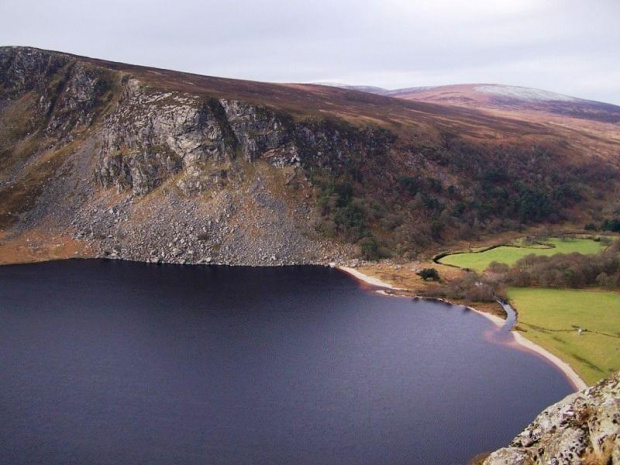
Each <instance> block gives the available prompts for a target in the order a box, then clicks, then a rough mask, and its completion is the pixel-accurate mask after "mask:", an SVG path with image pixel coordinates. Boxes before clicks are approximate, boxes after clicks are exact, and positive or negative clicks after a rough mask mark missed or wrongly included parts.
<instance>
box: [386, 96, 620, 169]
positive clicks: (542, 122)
mask: <svg viewBox="0 0 620 465" xmlns="http://www.w3.org/2000/svg"><path fill="white" fill-rule="evenodd" d="M384 94H385V95H389V96H392V97H396V98H399V99H403V100H407V101H411V102H418V103H422V102H424V103H434V104H438V105H443V106H446V107H449V108H467V109H475V110H479V111H482V112H484V113H486V114H488V115H492V116H494V117H497V118H502V119H504V118H506V119H513V120H517V121H521V122H529V123H533V124H536V125H538V126H539V128H547V129H548V130H549V131H550V132H552V133H554V134H557V135H558V136H560V137H562V138H563V139H564V140H566V141H567V142H568V144H570V145H571V146H573V149H574V152H579V153H586V152H589V151H593V150H594V151H596V153H597V155H599V156H602V157H605V158H607V159H608V160H610V161H612V162H614V163H617V162H618V152H619V147H620V106H616V105H611V104H607V103H602V102H595V101H591V100H584V99H578V98H573V97H568V96H565V95H560V94H555V93H552V92H546V91H540V90H538V89H529V88H524V87H516V86H502V85H495V84H460V85H451V86H439V87H420V88H411V89H400V90H394V91H384Z"/></svg>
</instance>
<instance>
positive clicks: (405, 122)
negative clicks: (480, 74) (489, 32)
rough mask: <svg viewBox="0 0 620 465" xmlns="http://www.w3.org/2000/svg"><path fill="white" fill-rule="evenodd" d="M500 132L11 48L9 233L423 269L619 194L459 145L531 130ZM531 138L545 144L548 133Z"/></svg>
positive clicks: (223, 256)
mask: <svg viewBox="0 0 620 465" xmlns="http://www.w3.org/2000/svg"><path fill="white" fill-rule="evenodd" d="M495 123H496V121H495V119H493V118H489V117H488V116H484V117H483V116H481V115H476V114H474V113H472V112H466V113H460V112H459V111H457V110H449V111H448V110H446V109H445V108H442V107H434V106H429V105H417V104H412V103H407V102H404V101H402V100H396V99H391V98H385V97H376V96H370V95H368V94H361V93H358V92H353V91H344V90H340V89H331V88H330V89H328V88H321V87H319V86H311V85H284V84H282V85H280V84H267V83H256V82H249V81H235V80H228V79H220V78H212V77H207V76H197V75H191V74H184V73H178V72H174V71H167V70H158V69H152V68H144V67H138V66H133V65H126V64H121V63H112V62H104V61H101V60H96V59H91V58H86V57H76V56H72V55H68V54H64V53H58V52H49V51H44V50H37V49H32V48H22V47H0V160H2V163H1V164H0V196H1V198H2V202H0V229H1V230H2V231H0V232H7V231H8V233H9V234H13V235H15V234H19V233H21V232H23V231H25V230H33V229H36V228H38V229H43V230H46V229H48V228H55V229H56V230H58V231H59V233H60V232H62V233H64V234H65V235H66V234H71V235H73V237H74V238H79V239H80V240H81V241H87V242H88V244H87V245H88V246H89V250H92V251H94V252H93V254H94V255H95V256H115V257H119V258H127V259H132V260H149V261H150V260H157V261H164V262H175V263H182V262H188V263H196V262H199V261H201V260H207V259H209V258H211V261H212V262H217V263H230V264H246V265H254V264H271V263H316V262H317V261H322V260H330V261H333V260H334V259H336V258H337V257H339V256H345V257H349V258H352V257H353V256H359V255H360V254H361V253H363V254H364V256H365V257H366V258H377V257H379V256H382V255H398V256H403V257H415V256H416V255H417V254H419V253H421V250H424V249H425V248H427V247H428V246H429V245H431V244H433V243H437V242H443V241H445V240H448V239H449V238H453V237H457V236H458V237H460V238H462V239H468V238H471V237H472V236H473V235H475V234H478V233H479V232H480V230H481V229H482V230H484V228H488V229H489V230H493V231H498V230H502V229H506V228H516V227H520V226H521V224H522V223H523V222H524V221H525V222H527V221H543V220H545V219H546V217H545V214H547V213H549V214H550V215H551V214H553V215H556V217H554V220H558V221H559V220H561V219H562V218H564V217H569V216H570V211H567V210H566V209H567V208H571V207H572V206H573V205H575V203H576V202H577V201H578V200H579V199H585V200H587V198H589V197H593V196H594V194H593V193H595V192H596V193H597V194H596V195H597V196H598V195H599V190H600V189H599V186H606V187H605V189H606V191H607V192H612V191H613V189H615V187H614V186H616V184H617V179H618V177H617V175H616V174H615V173H616V170H615V168H614V169H612V168H611V167H610V166H609V164H608V163H607V162H602V161H600V160H598V159H596V160H595V159H594V158H592V159H591V160H590V161H588V163H586V164H585V165H584V163H585V162H584V163H582V162H581V161H579V162H576V160H581V159H582V158H583V157H581V154H579V156H575V157H572V158H571V157H562V156H560V155H558V154H556V153H552V152H550V151H548V150H547V149H546V148H536V149H534V148H532V147H527V146H526V147H516V148H511V149H510V150H507V149H504V148H503V146H501V145H500V146H499V147H495V146H492V145H489V146H487V145H486V143H487V141H486V139H484V138H482V139H483V140H484V143H478V142H471V143H470V142H468V141H466V140H465V139H464V138H462V137H461V135H460V134H461V133H464V134H470V136H472V135H473V136H475V137H474V139H475V140H476V141H479V140H481V138H480V137H479V136H480V135H479V134H478V132H477V131H478V129H476V130H475V131H474V132H475V134H472V133H469V132H468V131H471V130H472V128H477V127H478V125H483V126H484V127H486V126H485V125H491V126H490V127H489V128H490V129H492V130H489V131H486V130H485V131H483V133H484V134H499V136H498V137H499V139H498V140H499V141H508V140H518V141H519V143H521V140H522V137H521V135H522V133H523V132H522V131H525V132H524V133H527V134H531V131H533V130H535V129H536V128H534V127H532V126H531V125H529V126H527V127H521V126H520V125H519V123H517V122H514V121H512V122H510V124H509V125H508V126H506V125H504V124H503V123H502V124H500V125H499V126H497V127H496V126H495ZM498 131H499V132H498ZM504 132H506V134H504ZM535 133H537V134H538V133H539V135H538V136H540V137H544V140H543V142H544V141H545V140H547V139H546V138H547V134H548V128H545V129H544V131H538V130H536V131H535ZM481 134H482V133H481ZM504 136H509V137H507V138H505V139H504V138H503V137H504ZM538 136H537V137H538ZM528 140H529V136H528ZM533 140H534V139H533ZM541 140H542V139H541ZM534 141H535V140H534ZM502 144H503V142H502ZM541 147H546V144H545V143H543V144H542V145H541ZM582 165H584V166H585V167H584V166H582ZM586 168H587V169H586ZM595 185H596V188H594V186H595ZM558 192H562V193H566V195H558ZM585 200H584V201H585ZM542 207H544V209H543V208H542ZM109 211H113V212H115V213H114V214H113V215H110V214H108V213H106V212H109ZM188 212H189V213H188ZM517 213H518V215H519V221H518V222H517V221H515V218H514V217H515V215H516V214H517ZM188 215H192V216H191V217H188ZM580 221H581V219H580ZM10 228H13V229H11V230H9V229H10ZM199 236H200V238H198V237H199ZM183 240H185V242H186V243H185V244H182V241H183ZM179 244H181V245H179ZM335 244H340V245H339V246H338V245H335Z"/></svg>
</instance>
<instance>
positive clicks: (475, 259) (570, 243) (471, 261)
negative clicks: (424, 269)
mask: <svg viewBox="0 0 620 465" xmlns="http://www.w3.org/2000/svg"><path fill="white" fill-rule="evenodd" d="M544 243H545V244H550V245H552V246H553V247H550V248H544V247H542V246H541V245H539V244H533V245H531V246H524V245H521V244H522V243H520V245H519V246H518V247H511V246H501V247H496V248H494V249H490V250H487V251H485V252H467V253H456V254H451V255H447V256H445V257H444V258H442V259H441V260H440V262H441V263H443V264H445V265H454V266H458V267H461V268H470V269H472V270H475V271H478V272H482V271H484V270H486V269H487V268H488V266H489V264H490V263H491V262H493V261H496V262H500V263H505V264H507V265H513V264H514V263H515V262H516V261H517V260H519V259H520V258H523V257H525V256H527V255H530V254H536V255H548V256H549V255H556V254H559V253H564V254H567V253H572V252H579V253H582V254H597V253H599V252H601V251H602V250H603V249H604V248H605V247H606V246H605V245H604V244H603V243H601V242H597V241H594V240H591V239H548V240H545V241H544Z"/></svg>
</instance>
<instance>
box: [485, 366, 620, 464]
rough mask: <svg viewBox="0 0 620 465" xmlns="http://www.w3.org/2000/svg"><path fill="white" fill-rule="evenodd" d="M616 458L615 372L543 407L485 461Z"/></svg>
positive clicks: (619, 435) (619, 452)
mask: <svg viewBox="0 0 620 465" xmlns="http://www.w3.org/2000/svg"><path fill="white" fill-rule="evenodd" d="M619 463H620V373H616V374H614V375H613V376H611V377H610V378H608V379H606V380H603V381H601V382H600V383H598V384H597V385H596V386H593V387H591V388H588V389H586V390H584V391H581V392H578V393H576V394H573V395H570V396H568V397H567V398H565V399H564V400H562V401H560V402H558V403H557V404H555V405H552V406H551V407H549V408H547V409H546V410H545V411H544V412H542V413H541V414H540V415H539V416H538V417H536V419H535V420H534V421H533V422H532V424H530V425H529V426H528V427H527V428H526V429H525V430H524V431H523V432H522V433H521V434H519V435H518V436H517V437H516V438H515V439H514V440H513V441H512V442H511V443H510V446H509V447H507V448H505V449H500V450H498V451H496V452H494V453H493V454H491V455H490V456H489V457H488V458H487V459H486V460H485V461H484V465H534V464H536V465H538V464H541V465H542V464H544V465H597V464H600V465H603V464H604V465H612V464H619Z"/></svg>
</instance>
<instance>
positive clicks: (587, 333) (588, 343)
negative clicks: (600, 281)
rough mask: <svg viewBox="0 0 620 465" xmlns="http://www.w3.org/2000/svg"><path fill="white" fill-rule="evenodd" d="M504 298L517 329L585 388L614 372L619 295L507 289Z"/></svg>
mask: <svg viewBox="0 0 620 465" xmlns="http://www.w3.org/2000/svg"><path fill="white" fill-rule="evenodd" d="M508 297H509V299H510V300H511V303H512V304H513V305H514V306H515V308H516V309H517V311H518V313H519V324H518V328H517V329H518V330H519V331H522V334H523V335H524V336H525V337H527V338H528V339H529V340H531V341H532V342H535V343H536V344H539V345H540V346H542V347H544V348H545V349H547V350H549V351H550V352H552V353H554V354H555V355H557V356H558V357H560V358H561V359H562V360H564V361H566V362H567V363H568V364H569V365H570V366H571V367H573V369H575V371H576V372H577V373H578V374H579V375H580V376H581V377H582V378H583V380H584V381H585V382H586V383H588V384H590V385H591V384H594V383H596V382H597V381H599V380H601V379H603V378H605V377H606V376H608V375H609V374H611V373H612V372H614V371H617V370H620V293H617V292H599V291H595V290H592V291H589V290H572V289H567V290H564V289H533V288H509V289H508ZM578 328H583V330H584V331H583V333H582V334H581V335H580V334H579V333H578V331H577V329H578Z"/></svg>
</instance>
